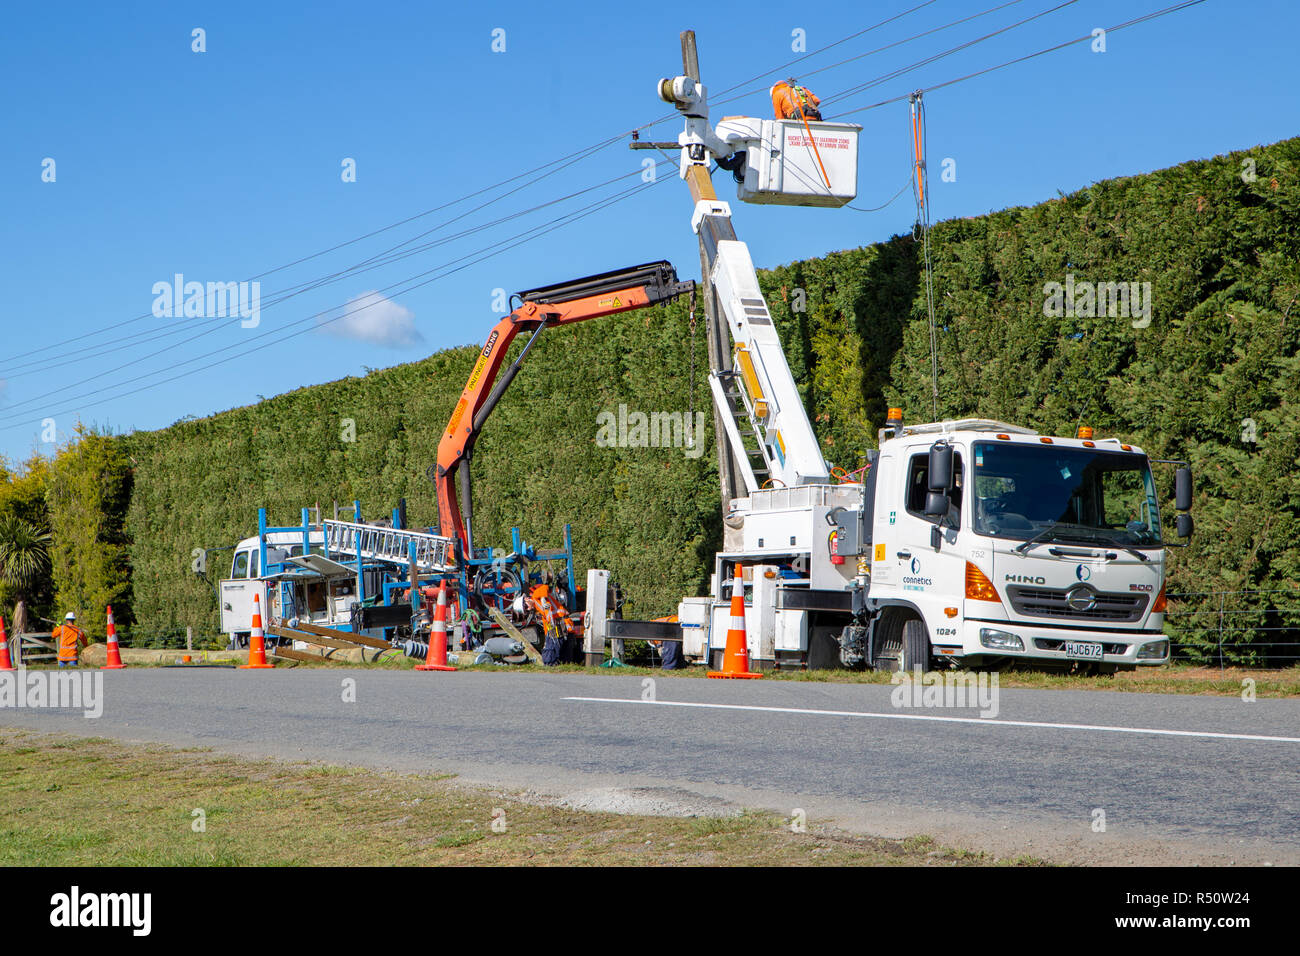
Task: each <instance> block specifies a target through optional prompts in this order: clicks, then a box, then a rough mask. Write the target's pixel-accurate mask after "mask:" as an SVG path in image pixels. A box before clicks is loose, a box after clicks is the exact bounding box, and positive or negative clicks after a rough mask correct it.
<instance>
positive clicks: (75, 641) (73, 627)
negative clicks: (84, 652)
mask: <svg viewBox="0 0 1300 956" xmlns="http://www.w3.org/2000/svg"><path fill="white" fill-rule="evenodd" d="M50 637H51V638H53V640H54V644H55V646H56V647H58V649H59V666H60V667H76V666H77V663H78V656H79V655H80V654H81V649H82V648H83V647H85V646H86V645H88V644H89V643H90V641H89V640H88V639H87V637H86V632H85V631H83V630H82V629H81V628H79V627H77V615H76V614H74V613H72V612H71V611H69V612H68V613H67V614H65V615H63V623H62V624H60V625H59V626H58V627H56V628H55V629H54V631H53V632H52V633H51V634H50Z"/></svg>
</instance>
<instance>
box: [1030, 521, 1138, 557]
mask: <svg viewBox="0 0 1300 956" xmlns="http://www.w3.org/2000/svg"><path fill="white" fill-rule="evenodd" d="M1053 538H1054V539H1056V540H1058V541H1078V542H1081V543H1083V544H1088V543H1092V544H1099V545H1101V546H1102V547H1114V548H1119V549H1120V550H1122V551H1127V552H1128V553H1129V554H1131V555H1133V556H1134V557H1135V558H1137V559H1138V560H1139V561H1141V562H1143V563H1144V564H1145V563H1147V562H1149V561H1150V560H1151V559H1150V558H1149V557H1148V556H1147V555H1145V554H1143V553H1142V552H1141V551H1139V550H1138V549H1137V548H1134V547H1131V546H1129V545H1127V544H1121V543H1120V542H1118V541H1114V540H1111V539H1109V538H1104V537H1102V536H1101V535H1096V534H1084V533H1081V532H1078V531H1070V530H1068V529H1064V528H1062V526H1061V524H1060V523H1059V522H1058V523H1057V524H1053V525H1048V526H1047V527H1046V528H1044V529H1043V530H1042V531H1040V532H1038V534H1036V535H1034V536H1033V537H1032V538H1030V539H1029V540H1028V541H1025V542H1023V543H1022V544H1018V545H1016V548H1015V550H1016V551H1018V552H1020V553H1021V554H1024V553H1026V552H1027V551H1028V550H1029V549H1030V548H1032V547H1033V546H1034V545H1036V544H1041V543H1043V542H1044V541H1047V540H1049V539H1053Z"/></svg>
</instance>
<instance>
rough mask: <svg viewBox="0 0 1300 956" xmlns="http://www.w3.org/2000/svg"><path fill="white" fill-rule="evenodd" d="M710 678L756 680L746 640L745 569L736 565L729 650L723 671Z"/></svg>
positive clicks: (713, 673) (728, 636)
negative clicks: (750, 665) (752, 671)
mask: <svg viewBox="0 0 1300 956" xmlns="http://www.w3.org/2000/svg"><path fill="white" fill-rule="evenodd" d="M708 676H710V677H721V678H734V679H742V678H756V677H762V676H763V675H762V674H752V673H750V670H749V642H748V641H747V640H746V639H745V568H744V565H741V564H737V565H736V579H735V581H734V583H733V584H732V585H731V626H730V627H729V628H727V649H726V650H725V651H723V652H722V670H720V671H710V672H709V675H708Z"/></svg>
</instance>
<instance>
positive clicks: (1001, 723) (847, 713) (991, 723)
mask: <svg viewBox="0 0 1300 956" xmlns="http://www.w3.org/2000/svg"><path fill="white" fill-rule="evenodd" d="M564 700H576V701H585V702H587V703H592V704H645V705H647V706H650V707H700V708H707V709H710V710H754V711H761V712H763V713H771V714H816V715H818V716H821V717H874V718H879V719H881V720H933V721H938V722H941V723H949V724H979V725H981V726H984V727H1046V728H1050V729H1052V730H1101V731H1108V732H1110V733H1113V734H1158V735H1161V736H1165V737H1210V738H1215V739H1218V740H1267V741H1269V742H1271V743H1281V744H1300V737H1269V736H1267V735H1264V734H1223V733H1218V732H1216V731H1213V730H1162V729H1160V728H1156V727H1107V726H1105V725H1102V724H1053V723H1048V722H1046V721H1037V720H997V719H996V718H987V717H939V716H937V715H934V714H872V713H864V712H862V711H857V710H808V709H805V708H803V707H758V706H755V705H752V704H703V703H695V702H691V701H681V700H639V699H636V698H625V697H565V698H564Z"/></svg>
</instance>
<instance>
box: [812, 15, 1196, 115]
mask: <svg viewBox="0 0 1300 956" xmlns="http://www.w3.org/2000/svg"><path fill="white" fill-rule="evenodd" d="M1204 2H1205V0H1185V2H1184V3H1176V4H1173V5H1172V6H1168V7H1165V8H1164V9H1162V10H1155V11H1153V12H1151V13H1148V14H1145V15H1144V16H1140V17H1135V18H1134V19H1132V20H1126V21H1124V22H1123V23H1117V24H1115V25H1114V26H1111V27H1104V28H1103V29H1104V30H1105V31H1106V32H1107V33H1118V32H1119V31H1120V30H1126V29H1128V28H1129V27H1132V26H1137V25H1138V24H1140V23H1146V22H1148V21H1150V20H1155V19H1158V18H1160V17H1163V16H1167V15H1169V14H1171V13H1177V12H1178V11H1180V10H1186V9H1187V8H1188V7H1194V6H1197V5H1198V4H1201V3H1204ZM1092 39H1094V37H1093V34H1092V32H1091V31H1089V32H1088V33H1085V34H1083V35H1082V36H1078V37H1075V38H1074V39H1073V40H1066V41H1065V42H1063V43H1057V44H1055V45H1054V46H1049V47H1045V48H1043V49H1041V50H1035V51H1034V52H1033V53H1026V54H1025V55H1024V56H1018V57H1016V58H1015V59H1012V60H1007V61H1005V62H1003V63H998V64H996V65H994V66H990V67H986V68H985V69H982V70H976V71H975V72H973V73H967V74H965V75H964V76H958V77H954V78H953V79H951V80H945V81H944V82H942V83H933V84H931V85H930V86H926V87H923V88H922V92H925V93H932V92H934V91H935V90H942V89H944V88H945V87H949V86H953V85H955V84H957V83H964V82H966V81H967V80H973V79H975V78H976V77H979V76H984V75H985V74H988V73H993V72H996V71H997V70H1002V69H1006V68H1007V67H1009V66H1015V65H1016V64H1017V63H1024V62H1025V61H1027V60H1032V59H1034V58H1035V57H1039V56H1043V55H1045V54H1048V53H1055V52H1056V51H1057V50H1064V49H1065V48H1066V47H1069V46H1074V45H1075V44H1076V43H1086V42H1089V41H1091V40H1092ZM910 95H911V94H910V93H903V94H901V95H900V96H891V97H890V98H889V99H887V100H881V101H880V102H878V103H872V104H871V105H869V106H859V107H855V108H854V109H851V110H845V111H844V112H842V113H838V114H836V115H837V118H838V117H840V116H852V115H853V114H854V113H864V112H866V111H867V110H874V109H878V108H880V107H882V106H887V105H889V104H890V103H900V102H902V101H903V100H905V99H907V98H908V97H909V96H910Z"/></svg>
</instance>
